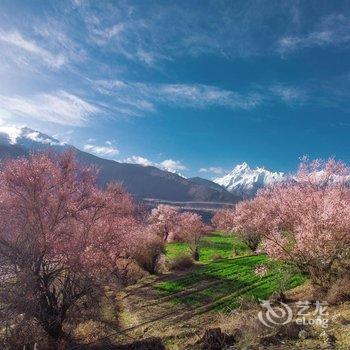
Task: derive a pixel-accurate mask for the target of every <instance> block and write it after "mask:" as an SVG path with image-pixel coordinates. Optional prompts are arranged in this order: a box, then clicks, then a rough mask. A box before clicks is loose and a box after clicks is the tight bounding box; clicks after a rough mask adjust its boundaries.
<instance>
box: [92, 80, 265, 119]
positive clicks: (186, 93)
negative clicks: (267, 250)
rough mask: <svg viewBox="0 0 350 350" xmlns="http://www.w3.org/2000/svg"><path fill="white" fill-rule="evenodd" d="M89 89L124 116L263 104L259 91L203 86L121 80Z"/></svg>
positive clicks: (252, 106)
mask: <svg viewBox="0 0 350 350" xmlns="http://www.w3.org/2000/svg"><path fill="white" fill-rule="evenodd" d="M93 87H94V88H95V89H96V90H97V91H98V92H100V93H102V94H105V95H108V96H110V97H113V98H114V108H118V110H119V111H120V112H121V113H123V112H125V114H127V115H136V116H137V115H143V114H144V113H147V112H153V111H155V109H156V107H155V105H156V104H167V105H169V104H170V105H174V106H176V107H190V108H197V109H199V108H206V107H210V106H218V107H224V108H230V109H252V108H254V107H256V106H257V105H259V104H261V103H262V101H263V95H262V94H261V93H260V92H257V91H252V92H248V93H247V94H240V93H237V92H235V91H231V90H225V89H221V88H219V87H216V86H210V85H203V84H152V83H141V82H129V81H121V80H98V81H95V82H93Z"/></svg>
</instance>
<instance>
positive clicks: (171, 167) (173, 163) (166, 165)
mask: <svg viewBox="0 0 350 350" xmlns="http://www.w3.org/2000/svg"><path fill="white" fill-rule="evenodd" d="M159 165H160V167H161V168H163V169H165V170H167V171H170V172H178V171H180V170H186V169H187V168H186V167H185V165H183V164H182V163H181V161H179V160H173V159H166V160H163V161H162V162H161V163H160V164H159Z"/></svg>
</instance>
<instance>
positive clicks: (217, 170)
mask: <svg viewBox="0 0 350 350" xmlns="http://www.w3.org/2000/svg"><path fill="white" fill-rule="evenodd" d="M199 172H200V173H213V174H216V175H221V174H223V173H224V172H225V170H224V169H223V168H221V167H215V166H211V167H209V168H200V169H199Z"/></svg>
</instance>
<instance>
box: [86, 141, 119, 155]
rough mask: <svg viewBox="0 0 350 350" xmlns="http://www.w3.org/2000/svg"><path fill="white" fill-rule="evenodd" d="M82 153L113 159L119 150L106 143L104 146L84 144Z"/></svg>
mask: <svg viewBox="0 0 350 350" xmlns="http://www.w3.org/2000/svg"><path fill="white" fill-rule="evenodd" d="M84 151H86V152H90V153H94V154H96V155H98V156H104V157H114V156H116V155H117V154H119V150H118V149H117V148H116V147H114V146H111V145H110V144H108V143H106V145H105V146H98V145H92V144H86V145H84Z"/></svg>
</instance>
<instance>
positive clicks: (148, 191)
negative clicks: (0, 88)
mask: <svg viewBox="0 0 350 350" xmlns="http://www.w3.org/2000/svg"><path fill="white" fill-rule="evenodd" d="M48 149H49V150H54V151H56V152H63V151H65V150H67V149H73V150H74V151H75V153H76V156H77V159H78V160H79V162H81V163H83V164H93V165H96V166H97V167H98V168H99V177H98V181H99V183H100V184H101V185H103V186H104V185H106V184H107V183H108V182H111V181H117V182H121V183H122V184H123V186H124V187H125V188H126V190H127V191H128V192H130V193H131V194H132V195H133V196H135V197H136V198H138V199H145V200H153V201H154V200H163V201H164V200H165V201H169V202H171V201H177V202H215V203H218V202H219V203H223V204H224V203H236V202H237V201H239V200H240V197H238V196H236V195H235V194H232V193H230V192H229V191H227V190H226V189H225V188H223V187H221V186H219V185H217V184H216V183H214V182H212V181H209V180H206V179H200V178H194V179H186V178H184V177H182V176H179V175H178V174H174V173H171V172H168V171H165V170H161V169H158V168H156V167H154V166H142V165H138V164H130V163H120V162H117V161H114V160H108V159H103V158H100V157H97V156H95V155H93V154H90V153H87V152H84V151H81V150H79V149H77V148H75V147H73V146H71V145H68V144H64V143H61V142H60V141H59V140H56V139H55V138H53V137H50V136H48V135H45V134H43V133H40V132H38V131H35V130H32V129H29V128H26V127H25V128H13V127H12V128H3V127H2V128H0V159H4V158H8V157H11V158H13V157H18V156H27V155H28V154H29V153H30V152H40V151H45V150H48Z"/></svg>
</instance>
